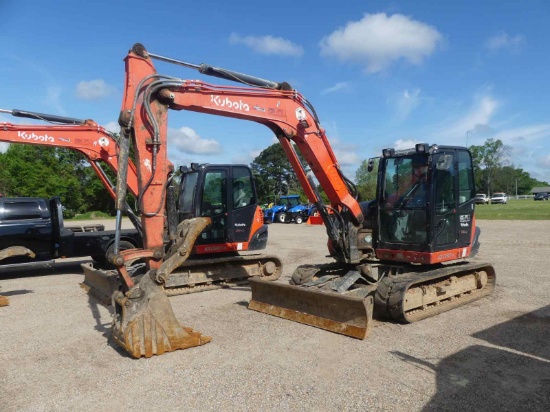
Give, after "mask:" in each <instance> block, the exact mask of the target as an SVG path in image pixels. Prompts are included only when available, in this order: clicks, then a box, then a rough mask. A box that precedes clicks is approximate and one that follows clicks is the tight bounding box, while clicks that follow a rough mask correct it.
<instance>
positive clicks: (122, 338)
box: [112, 271, 212, 358]
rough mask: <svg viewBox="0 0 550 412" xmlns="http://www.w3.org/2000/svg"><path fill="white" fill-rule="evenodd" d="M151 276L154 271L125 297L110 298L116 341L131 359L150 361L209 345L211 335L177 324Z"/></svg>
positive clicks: (164, 296)
mask: <svg viewBox="0 0 550 412" xmlns="http://www.w3.org/2000/svg"><path fill="white" fill-rule="evenodd" d="M154 275H155V271H149V272H148V273H146V274H145V275H144V276H143V277H142V278H141V280H140V282H139V284H137V285H136V286H134V287H133V288H132V289H130V291H129V292H127V293H126V295H124V294H123V293H122V292H117V293H115V294H114V295H113V306H114V308H115V316H114V318H113V330H112V333H113V338H114V339H115V341H116V342H117V343H118V344H119V345H120V346H122V347H123V348H124V349H125V350H126V351H127V352H128V353H129V354H130V355H132V356H133V357H134V358H140V357H142V356H145V357H146V358H149V357H151V356H153V355H162V354H163V353H165V352H171V351H175V350H177V349H187V348H191V347H193V346H200V345H204V344H205V343H208V342H210V341H211V340H212V338H211V337H210V336H203V335H201V334H200V333H198V332H195V331H193V330H192V329H190V328H184V327H182V326H181V325H180V324H179V322H178V320H177V319H176V316H175V315H174V312H173V311H172V307H171V306H170V302H169V300H168V297H167V296H166V294H165V293H164V289H163V287H162V285H159V284H157V283H155V281H154V280H153V278H154Z"/></svg>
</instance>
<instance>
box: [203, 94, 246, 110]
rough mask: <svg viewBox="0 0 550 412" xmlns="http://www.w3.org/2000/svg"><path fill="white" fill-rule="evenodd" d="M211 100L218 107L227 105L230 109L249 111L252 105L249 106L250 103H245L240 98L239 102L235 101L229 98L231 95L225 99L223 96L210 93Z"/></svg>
mask: <svg viewBox="0 0 550 412" xmlns="http://www.w3.org/2000/svg"><path fill="white" fill-rule="evenodd" d="M210 102H211V103H214V104H215V105H216V106H218V107H227V108H229V109H235V110H240V111H242V112H249V111H250V106H248V104H246V103H244V102H243V101H242V100H240V99H239V101H238V102H237V101H233V100H231V99H229V97H226V98H225V99H224V98H223V97H220V96H216V95H213V94H211V95H210Z"/></svg>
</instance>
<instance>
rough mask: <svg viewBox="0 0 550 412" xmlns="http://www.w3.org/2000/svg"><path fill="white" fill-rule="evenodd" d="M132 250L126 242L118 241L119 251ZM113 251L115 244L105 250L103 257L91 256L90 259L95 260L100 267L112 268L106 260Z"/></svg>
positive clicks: (130, 245) (131, 246) (130, 244)
mask: <svg viewBox="0 0 550 412" xmlns="http://www.w3.org/2000/svg"><path fill="white" fill-rule="evenodd" d="M134 248H135V246H134V245H133V244H132V243H130V242H128V241H126V240H121V241H120V244H119V249H120V251H123V250H128V249H134ZM114 249H115V244H114V243H113V244H112V245H111V246H109V248H108V249H107V252H106V253H105V254H104V255H93V256H92V259H93V260H95V261H96V262H97V263H99V264H100V265H103V266H107V267H109V268H114V266H113V265H112V264H111V262H109V259H107V257H108V256H109V255H110V254H112V253H113V250H114Z"/></svg>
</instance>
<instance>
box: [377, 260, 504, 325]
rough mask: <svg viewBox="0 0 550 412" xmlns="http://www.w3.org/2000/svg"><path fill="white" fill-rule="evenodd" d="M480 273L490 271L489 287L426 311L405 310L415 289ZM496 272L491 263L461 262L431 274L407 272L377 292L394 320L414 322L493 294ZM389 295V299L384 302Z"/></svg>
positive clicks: (443, 301)
mask: <svg viewBox="0 0 550 412" xmlns="http://www.w3.org/2000/svg"><path fill="white" fill-rule="evenodd" d="M478 271H485V272H487V284H486V285H485V287H483V288H482V289H477V290H474V291H470V292H466V293H463V294H461V295H458V296H455V297H450V298H446V299H443V300H441V301H439V302H436V303H435V304H431V305H429V306H426V307H424V308H419V309H414V310H412V311H410V312H408V313H405V312H404V310H403V307H404V299H405V295H406V293H407V290H409V289H410V288H411V287H414V286H415V285H420V284H426V285H429V284H434V283H438V282H441V281H444V280H445V279H447V278H450V277H451V276H461V275H468V274H472V273H475V272H478ZM495 280H496V275H495V270H494V268H493V266H492V265H491V264H489V263H477V262H476V263H471V262H466V263H459V264H455V265H448V266H443V267H442V268H439V269H435V270H431V271H428V272H416V273H415V272H406V273H402V274H399V275H397V276H392V277H390V278H389V279H384V280H383V282H382V283H383V284H381V285H379V289H378V290H377V299H378V303H380V302H381V301H385V309H386V311H387V314H388V315H389V316H390V317H391V318H392V319H394V320H396V321H398V322H402V323H412V322H416V321H419V320H422V319H426V318H429V317H432V316H435V315H438V314H440V313H442V312H446V311H448V310H451V309H454V308H456V307H459V306H462V305H465V304H467V303H470V302H473V301H475V300H478V299H481V298H482V297H484V296H487V295H489V294H490V293H491V292H492V291H493V289H494V286H495ZM384 295H385V299H384Z"/></svg>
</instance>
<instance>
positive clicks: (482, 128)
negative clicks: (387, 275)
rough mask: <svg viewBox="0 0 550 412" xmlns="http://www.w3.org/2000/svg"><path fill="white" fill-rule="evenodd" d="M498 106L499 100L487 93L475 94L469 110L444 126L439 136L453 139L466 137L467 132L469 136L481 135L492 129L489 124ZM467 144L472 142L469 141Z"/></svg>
mask: <svg viewBox="0 0 550 412" xmlns="http://www.w3.org/2000/svg"><path fill="white" fill-rule="evenodd" d="M499 106H500V102H499V101H498V100H496V99H495V98H494V97H493V96H491V95H490V94H488V93H482V94H480V95H477V96H475V98H474V102H473V104H472V106H471V108H470V109H469V111H468V112H467V113H466V114H465V115H463V116H462V117H460V118H459V119H458V120H456V121H455V122H453V123H451V125H449V126H446V127H445V129H444V130H442V131H441V136H442V137H447V138H454V139H456V138H466V135H467V134H468V135H469V137H471V136H472V135H478V137H483V136H482V135H486V134H487V132H491V131H492V128H491V127H490V126H489V124H490V122H491V120H492V118H493V116H494V115H495V113H496V111H497V109H498V107H499ZM469 144H474V143H473V142H471V141H470V142H469Z"/></svg>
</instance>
